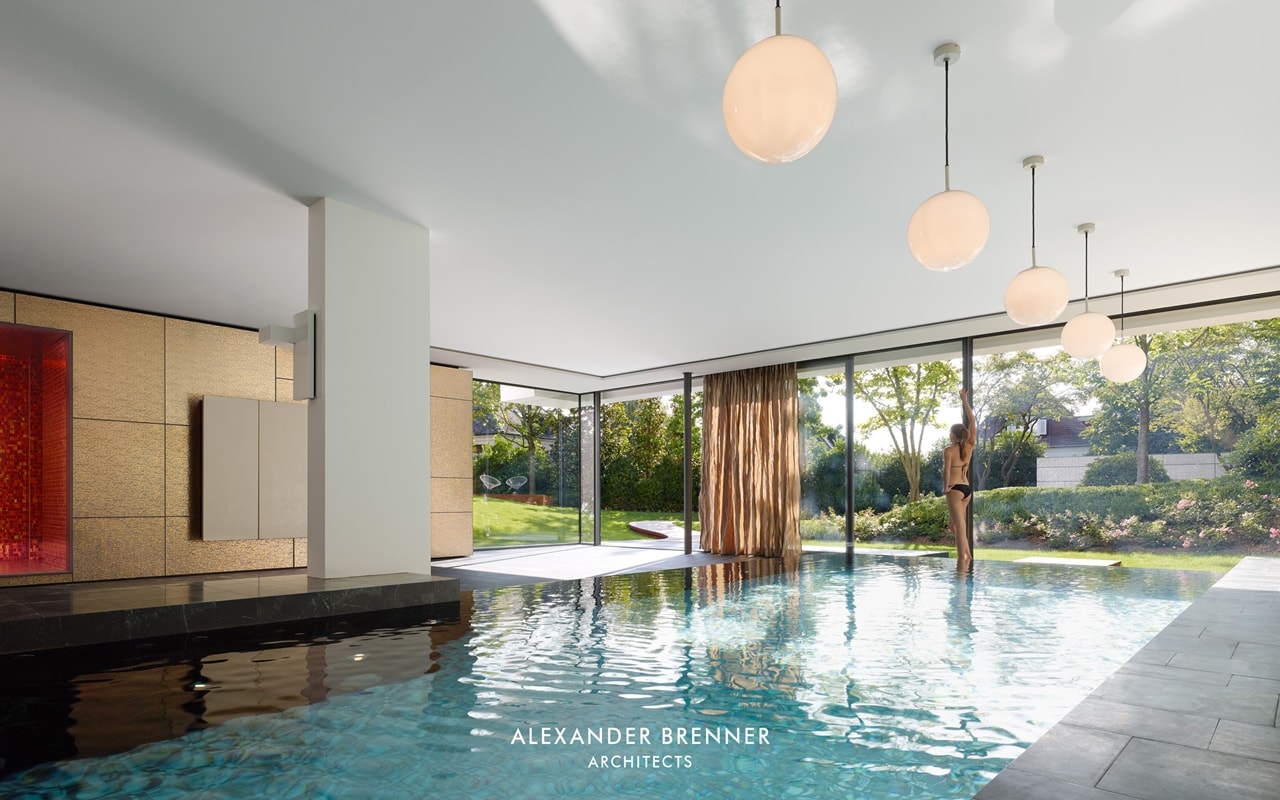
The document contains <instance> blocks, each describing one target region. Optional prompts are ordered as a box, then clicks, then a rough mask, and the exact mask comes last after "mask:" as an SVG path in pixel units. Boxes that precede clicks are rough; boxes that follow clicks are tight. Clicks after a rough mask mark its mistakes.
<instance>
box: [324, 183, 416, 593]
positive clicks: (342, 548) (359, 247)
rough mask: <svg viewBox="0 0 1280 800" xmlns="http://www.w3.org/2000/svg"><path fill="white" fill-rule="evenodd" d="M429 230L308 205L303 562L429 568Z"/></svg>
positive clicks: (383, 570) (350, 571)
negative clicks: (311, 360) (312, 315)
mask: <svg viewBox="0 0 1280 800" xmlns="http://www.w3.org/2000/svg"><path fill="white" fill-rule="evenodd" d="M428 258H429V234H428V232H427V229H426V228H422V227H419V226H417V225H413V224H410V223H407V222H400V221H397V220H393V219H388V218H387V217H383V216H380V215H378V214H374V213H372V212H370V211H365V210H364V209H361V208H356V207H354V206H349V205H346V204H343V203H339V202H335V201H334V200H331V199H328V198H325V199H323V200H320V201H319V202H317V203H316V204H315V205H313V206H311V217H310V256H309V262H310V264H309V280H308V306H309V307H310V308H312V309H314V310H315V311H316V312H318V313H317V319H318V323H317V328H318V337H317V339H316V343H315V347H316V397H315V399H314V400H311V401H310V407H309V409H308V412H307V414H308V418H307V447H308V453H307V458H308V463H307V533H308V539H307V573H308V574H309V575H311V576H312V577H316V578H341V577H347V576H351V575H381V574H387V573H392V572H414V573H419V574H429V573H430V572H431V491H430V487H431V419H430V416H429V415H430V407H431V402H430V401H431V393H430V375H431V370H430V364H429V362H430V351H429V345H430V342H429V340H430V328H429V326H428V324H427V323H428V291H429V284H428V276H427V266H428Z"/></svg>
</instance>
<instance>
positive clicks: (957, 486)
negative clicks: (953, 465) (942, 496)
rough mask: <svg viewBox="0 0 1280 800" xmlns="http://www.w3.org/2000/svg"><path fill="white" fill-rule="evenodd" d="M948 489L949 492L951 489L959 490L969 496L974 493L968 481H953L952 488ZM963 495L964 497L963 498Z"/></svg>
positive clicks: (963, 494)
mask: <svg viewBox="0 0 1280 800" xmlns="http://www.w3.org/2000/svg"><path fill="white" fill-rule="evenodd" d="M947 491H948V492H950V491H957V492H959V493H960V494H961V495H962V496H963V497H968V496H969V495H971V494H973V489H971V488H969V484H967V483H953V484H951V488H950V489H948V490H947ZM963 497H962V499H963Z"/></svg>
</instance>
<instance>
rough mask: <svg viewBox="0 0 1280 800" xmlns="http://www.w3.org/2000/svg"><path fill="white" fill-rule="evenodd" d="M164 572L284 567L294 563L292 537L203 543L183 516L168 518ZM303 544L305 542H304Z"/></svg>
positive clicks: (189, 521) (227, 570)
mask: <svg viewBox="0 0 1280 800" xmlns="http://www.w3.org/2000/svg"><path fill="white" fill-rule="evenodd" d="M166 524H167V530H166V532H165V536H166V539H167V541H168V559H167V562H166V564H165V574H166V575H193V574H195V573H199V572H233V571H235V570H246V569H283V568H287V567H292V566H293V550H294V540H293V539H238V540H230V541H223V542H206V541H204V540H203V539H201V538H200V533H199V532H198V531H196V530H194V529H193V528H192V525H191V520H190V519H188V518H186V517H168V518H167V519H166ZM304 547H305V542H304Z"/></svg>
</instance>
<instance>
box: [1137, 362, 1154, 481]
mask: <svg viewBox="0 0 1280 800" xmlns="http://www.w3.org/2000/svg"><path fill="white" fill-rule="evenodd" d="M1145 380H1146V378H1145V377H1144V378H1143V381H1144V382H1145ZM1150 439H1151V393H1150V392H1149V391H1147V388H1146V387H1145V386H1143V388H1142V390H1141V391H1140V392H1139V393H1138V477H1137V483H1138V484H1144V483H1150V482H1151V476H1150V475H1149V474H1148V473H1149V472H1150V470H1149V469H1148V464H1147V462H1148V460H1149V459H1150V457H1151V456H1150V454H1149V451H1150V449H1151V447H1150Z"/></svg>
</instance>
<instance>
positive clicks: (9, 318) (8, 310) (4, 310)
mask: <svg viewBox="0 0 1280 800" xmlns="http://www.w3.org/2000/svg"><path fill="white" fill-rule="evenodd" d="M0 322H13V292H0Z"/></svg>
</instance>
